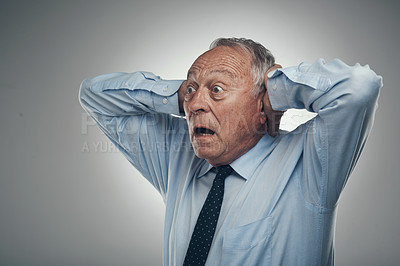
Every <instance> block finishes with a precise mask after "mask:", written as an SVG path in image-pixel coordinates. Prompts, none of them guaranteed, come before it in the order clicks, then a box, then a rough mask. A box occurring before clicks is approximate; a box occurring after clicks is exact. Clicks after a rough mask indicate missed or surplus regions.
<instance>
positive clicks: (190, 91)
mask: <svg viewBox="0 0 400 266" xmlns="http://www.w3.org/2000/svg"><path fill="white" fill-rule="evenodd" d="M195 91H196V90H195V89H194V88H193V87H192V86H188V87H187V89H186V93H187V94H191V93H193V92H195Z"/></svg>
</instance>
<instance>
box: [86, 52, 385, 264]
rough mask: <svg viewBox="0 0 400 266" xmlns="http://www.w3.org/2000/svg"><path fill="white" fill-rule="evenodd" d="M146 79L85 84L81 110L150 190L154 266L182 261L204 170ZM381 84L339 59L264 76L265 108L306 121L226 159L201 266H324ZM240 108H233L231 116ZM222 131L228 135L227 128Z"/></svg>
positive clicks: (173, 103) (173, 86)
mask: <svg viewBox="0 0 400 266" xmlns="http://www.w3.org/2000/svg"><path fill="white" fill-rule="evenodd" d="M181 83H182V81H167V80H162V79H161V78H160V77H158V76H155V75H154V74H152V73H148V72H135V73H132V74H128V73H111V74H105V75H101V76H98V77H94V78H90V79H86V80H85V81H84V82H83V83H82V85H81V90H80V101H81V104H82V106H83V107H84V109H85V110H86V111H87V112H88V113H89V114H90V116H91V117H92V118H93V119H94V120H95V121H96V122H97V123H98V125H99V127H100V128H101V130H103V131H104V133H105V134H106V135H107V136H108V137H109V138H110V139H111V141H112V142H113V143H114V144H115V145H116V146H117V147H118V148H119V149H120V150H121V152H122V153H123V154H124V155H125V157H126V158H127V159H128V160H129V161H130V162H131V163H132V165H133V166H134V167H135V168H136V169H138V170H139V171H140V172H141V174H142V175H143V176H144V177H145V178H146V179H147V180H148V181H149V182H150V183H151V184H152V185H153V186H154V187H155V188H156V189H157V190H158V191H159V192H160V193H161V195H162V197H163V200H164V202H165V205H166V214H165V228H164V254H163V260H164V261H163V263H164V265H182V264H183V260H184V257H185V254H186V250H187V247H188V245H189V241H190V237H191V235H192V231H193V228H194V226H195V223H196V220H197V217H198V214H199V212H200V209H201V207H202V205H203V203H204V201H205V198H206V196H207V194H208V191H209V189H210V187H211V185H212V181H213V179H214V177H215V169H214V168H213V167H212V166H211V165H210V164H208V163H207V162H206V161H205V160H203V159H199V158H197V157H196V155H195V154H194V152H193V149H192V147H191V144H190V140H189V136H188V128H187V125H186V120H185V119H184V118H182V117H177V116H174V115H171V114H175V115H179V110H178V96H177V90H178V89H179V86H180V85H181ZM381 86H382V80H381V77H379V76H377V75H376V74H375V73H374V72H373V71H372V70H370V69H369V67H368V66H360V65H359V64H357V65H355V66H347V65H346V64H344V63H343V62H342V61H340V60H333V61H332V62H330V63H325V62H324V61H323V60H322V59H320V60H317V61H316V62H315V63H313V64H309V63H302V64H300V65H299V66H297V67H288V68H283V69H279V70H276V71H274V72H271V73H270V74H269V80H268V84H267V87H268V94H269V97H270V101H271V104H272V107H273V108H274V109H275V110H282V111H283V110H287V109H289V108H305V109H307V110H309V111H311V112H315V113H317V116H316V117H315V118H313V119H312V120H310V121H309V122H307V123H305V124H303V125H300V126H299V127H298V128H297V129H295V130H294V131H292V132H285V131H281V132H280V133H279V134H278V136H277V137H275V138H273V137H270V136H269V135H265V136H264V137H263V138H262V139H261V140H260V141H259V142H258V143H257V144H256V145H255V146H254V147H253V148H252V149H251V150H249V151H248V152H247V153H246V154H244V155H243V156H241V157H240V158H238V159H237V160H235V161H234V162H233V163H232V164H231V166H232V168H233V169H234V172H233V173H232V174H231V175H230V176H228V177H227V178H226V181H225V182H226V183H225V195H224V201H223V205H222V209H221V214H220V218H219V221H218V225H217V228H216V232H215V237H214V242H213V244H212V247H211V250H210V253H209V256H208V259H207V263H206V265H208V266H211V265H226V266H235V265H238V266H252V265H260V266H267V265H304V266H312V265H316V266H317V265H318V266H320V265H333V264H334V228H335V216H336V206H337V202H338V198H339V196H340V193H341V192H342V190H343V188H344V186H345V184H346V181H347V179H348V177H349V175H350V173H351V171H352V170H353V168H354V166H355V163H356V161H357V159H358V158H359V156H360V152H361V150H362V149H363V146H364V144H365V141H366V138H367V135H368V133H369V132H370V130H371V127H372V124H373V117H374V113H375V109H376V106H377V98H378V94H379V89H380V87H381ZM239 111H240V110H238V112H239ZM232 133H233V132H232Z"/></svg>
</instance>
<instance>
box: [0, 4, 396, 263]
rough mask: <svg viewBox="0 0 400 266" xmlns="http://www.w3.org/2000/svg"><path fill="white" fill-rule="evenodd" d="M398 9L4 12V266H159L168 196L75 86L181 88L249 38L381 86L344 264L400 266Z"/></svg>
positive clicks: (347, 217)
mask: <svg viewBox="0 0 400 266" xmlns="http://www.w3.org/2000/svg"><path fill="white" fill-rule="evenodd" d="M291 2H293V3H291ZM399 6H400V5H399V4H398V3H397V2H396V1H384V0H383V1H378V0H374V1H361V0H359V1H349V0H339V1H328V0H325V1H324V0H321V1H318V0H313V1H311V0H309V1H303V0H302V1H286V0H285V1H267V0H264V1H252V0H247V1H238V2H235V1H222V2H217V1H216V2H215V3H214V2H212V1H195V2H193V3H191V2H189V1H181V2H176V1H172V2H171V1H4V0H2V1H1V2H0V38H1V41H0V127H1V128H0V149H1V152H0V265H1V266H3V265H4V266H9V265H15V266H17V265H18V266H20V265H29V266H35V265H40V266H50V265H57V266H62V265H65V266H73V265H77V266H97V265H104V266H123V265H138V266H145V265H160V264H161V256H162V255H161V249H162V232H163V219H164V218H163V215H164V206H163V202H162V200H161V197H160V196H159V195H158V194H157V192H156V191H155V190H153V189H152V188H151V186H150V185H149V184H148V183H147V181H145V180H144V179H143V178H141V176H140V175H139V174H138V172H137V171H136V170H135V169H133V168H132V167H131V166H130V164H129V163H128V162H127V161H126V160H125V159H124V158H123V157H122V155H121V154H119V153H118V152H117V151H116V149H115V147H114V146H112V145H111V144H110V142H108V140H107V139H106V138H105V136H104V135H102V134H101V133H100V131H99V130H98V129H97V128H96V126H94V125H93V123H92V122H91V120H89V119H88V117H87V116H86V115H85V113H84V111H83V109H82V108H81V107H80V105H79V102H78V89H79V85H80V82H81V81H82V80H83V79H84V78H86V77H89V76H94V75H99V74H102V73H107V72H115V71H122V72H133V71H136V70H145V71H152V72H154V73H156V74H158V75H161V76H162V77H163V78H169V79H176V78H179V79H181V78H184V77H185V75H186V71H187V69H188V68H189V66H190V65H191V64H192V62H193V61H194V60H195V59H196V57H197V56H198V55H200V54H201V53H202V52H204V51H205V50H206V49H207V48H208V45H209V44H210V42H211V41H212V40H214V39H215V38H217V37H220V36H225V37H230V36H237V37H248V38H253V39H254V40H257V41H259V42H261V43H262V44H264V45H265V46H266V47H267V48H269V49H270V50H271V51H272V52H273V53H274V54H275V56H276V59H277V62H278V63H280V64H282V65H283V66H289V65H295V64H298V63H300V62H301V61H314V60H315V59H317V58H318V57H324V58H325V59H326V60H332V59H333V58H336V57H338V58H341V59H342V60H344V61H345V62H346V63H348V64H354V63H356V62H360V63H361V64H367V63H368V64H369V65H370V66H371V68H372V69H374V70H375V71H376V72H377V73H379V74H381V75H383V78H384V88H383V90H382V93H381V97H380V101H379V106H380V107H379V109H378V112H377V116H376V121H375V126H374V129H373V131H372V134H371V135H370V138H369V140H368V143H367V146H366V148H365V150H364V152H363V154H362V156H361V158H360V160H359V163H358V165H357V167H356V169H355V171H354V173H353V175H352V176H351V179H350V180H349V182H348V185H347V187H346V189H345V191H344V194H343V195H342V198H341V200H340V206H339V212H338V220H337V228H336V229H337V230H336V264H337V265H345V266H348V265H350V266H353V265H363V266H366V265H400V250H399V246H400V238H399V237H400V233H399V229H398V228H399V226H400V222H399V220H400V207H399V203H400V193H399V190H400V178H399V177H400V174H399V173H400V162H399V156H400V155H399V150H400V147H399V143H400V141H399V140H398V136H399V118H398V116H399V114H400V107H399V100H400V89H399V82H400V78H399V68H398V65H399V61H400V60H399V59H400V57H399V47H400V40H399V37H400V36H399V31H398V26H399V18H398V12H399V11H400V8H399ZM307 115H308V114H306V113H303V112H300V113H291V114H290V115H287V116H286V117H285V120H284V121H283V127H286V128H292V127H294V126H295V124H296V123H300V122H301V121H303V120H304V119H306V118H307Z"/></svg>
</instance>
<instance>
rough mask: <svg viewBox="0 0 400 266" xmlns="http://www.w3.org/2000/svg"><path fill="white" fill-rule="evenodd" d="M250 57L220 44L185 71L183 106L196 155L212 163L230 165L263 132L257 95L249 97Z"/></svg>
mask: <svg viewBox="0 0 400 266" xmlns="http://www.w3.org/2000/svg"><path fill="white" fill-rule="evenodd" d="M252 88H253V80H252V76H251V57H250V55H249V54H247V53H245V52H244V51H242V50H240V49H239V48H232V47H226V46H219V47H216V48H214V49H212V50H210V51H207V52H206V53H204V54H202V55H201V56H200V57H199V58H197V59H196V61H195V62H194V63H193V65H192V66H191V68H190V69H189V71H188V76H187V83H186V92H185V100H184V110H185V114H186V119H187V123H188V126H189V134H190V140H191V142H192V145H193V148H194V151H195V153H196V155H197V156H198V157H200V158H204V159H206V160H207V161H208V162H209V163H210V164H212V165H213V166H219V165H224V164H229V163H231V162H233V161H234V160H235V159H237V158H238V157H240V156H241V155H243V154H244V153H246V152H247V151H248V150H250V149H251V148H252V147H253V146H254V145H255V144H256V143H257V142H258V141H259V140H260V138H261V137H262V135H264V133H265V130H264V129H265V126H264V123H265V116H264V115H262V114H261V111H262V96H263V94H261V95H260V96H259V97H257V98H255V97H254V96H253V95H252V93H251V92H252Z"/></svg>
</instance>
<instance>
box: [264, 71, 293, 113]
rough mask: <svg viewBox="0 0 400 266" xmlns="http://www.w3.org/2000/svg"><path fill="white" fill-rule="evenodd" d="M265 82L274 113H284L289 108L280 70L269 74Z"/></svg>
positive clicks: (283, 77) (284, 77) (283, 79)
mask: <svg viewBox="0 0 400 266" xmlns="http://www.w3.org/2000/svg"><path fill="white" fill-rule="evenodd" d="M267 75H268V80H267V90H268V97H269V101H270V103H271V107H272V109H273V110H275V111H286V110H287V109H289V108H290V106H289V101H288V98H287V96H286V86H285V79H286V76H285V75H284V74H283V71H282V70H281V69H276V70H274V71H271V72H269V73H268V74H267Z"/></svg>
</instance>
